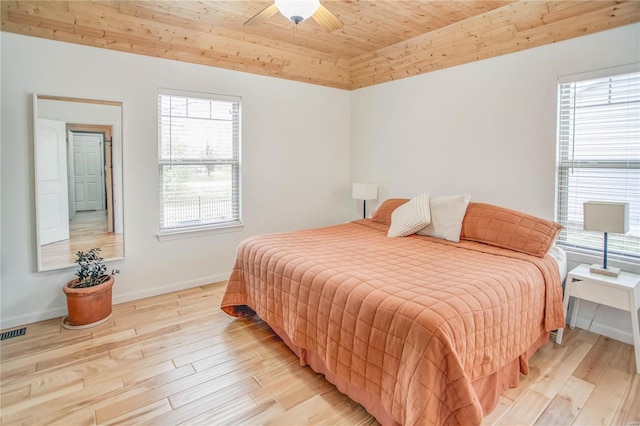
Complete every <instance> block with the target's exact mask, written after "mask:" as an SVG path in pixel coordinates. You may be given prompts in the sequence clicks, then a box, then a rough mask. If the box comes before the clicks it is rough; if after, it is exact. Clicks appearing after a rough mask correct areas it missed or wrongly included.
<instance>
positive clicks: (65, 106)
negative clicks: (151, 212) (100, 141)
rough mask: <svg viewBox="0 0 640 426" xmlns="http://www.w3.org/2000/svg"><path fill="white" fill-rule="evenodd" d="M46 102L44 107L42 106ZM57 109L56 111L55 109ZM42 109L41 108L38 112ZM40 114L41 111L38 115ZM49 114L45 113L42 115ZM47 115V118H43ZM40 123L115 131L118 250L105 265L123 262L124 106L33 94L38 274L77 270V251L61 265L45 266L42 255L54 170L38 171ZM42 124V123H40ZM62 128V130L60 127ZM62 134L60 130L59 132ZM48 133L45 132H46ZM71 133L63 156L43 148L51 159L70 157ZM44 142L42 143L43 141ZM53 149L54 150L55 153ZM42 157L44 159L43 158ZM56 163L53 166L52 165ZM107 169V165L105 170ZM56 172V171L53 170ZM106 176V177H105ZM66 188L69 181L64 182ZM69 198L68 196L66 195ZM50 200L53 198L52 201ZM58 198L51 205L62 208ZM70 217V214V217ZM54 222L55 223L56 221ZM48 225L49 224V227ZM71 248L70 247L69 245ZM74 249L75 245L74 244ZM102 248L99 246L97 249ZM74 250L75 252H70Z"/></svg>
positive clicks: (113, 154)
mask: <svg viewBox="0 0 640 426" xmlns="http://www.w3.org/2000/svg"><path fill="white" fill-rule="evenodd" d="M41 102H43V103H41ZM77 104H78V105H81V106H82V108H81V109H78V108H77V106H78V105H77ZM53 106H55V108H52V107H53ZM39 107H40V108H39ZM39 110H40V111H39ZM43 111H46V112H43ZM42 115H44V116H42ZM39 119H46V120H47V123H48V124H51V125H53V126H57V124H56V123H55V121H58V122H63V123H65V128H66V124H74V125H83V126H107V127H111V130H112V134H111V136H112V139H111V142H112V143H111V164H112V169H111V175H112V176H111V180H112V197H111V200H112V201H111V202H112V215H113V220H112V223H113V231H114V232H113V237H114V240H113V241H114V242H115V244H116V248H115V249H114V251H113V253H114V254H113V255H109V251H105V253H102V255H103V256H104V257H105V259H104V260H105V262H109V261H114V260H121V259H123V258H124V253H125V241H124V240H125V238H124V207H123V188H122V182H123V177H122V169H123V140H122V102H118V101H105V100H96V99H83V98H71V97H65V96H51V95H41V94H35V93H34V94H33V148H34V175H35V179H34V185H35V188H34V197H35V207H36V215H35V221H36V251H37V254H36V256H37V265H38V271H49V270H55V269H66V268H71V267H75V266H76V265H75V264H74V263H73V259H74V258H75V250H74V249H70V252H69V257H68V260H67V261H62V260H60V261H59V262H58V263H55V264H50V263H46V264H45V263H44V262H43V260H44V259H43V254H42V245H41V244H42V241H43V240H45V239H47V238H48V235H47V232H48V230H43V226H42V225H43V224H42V222H43V221H44V220H47V219H45V216H44V214H45V211H50V210H51V208H50V207H51V206H47V205H46V204H47V197H48V194H47V191H48V188H46V185H48V184H49V182H50V180H49V179H48V178H49V177H50V176H51V171H52V170H53V169H52V167H51V166H47V168H46V169H45V170H44V171H43V170H39V167H38V166H39V165H43V164H44V163H42V161H43V158H39V157H38V155H39V154H38V151H40V150H41V149H42V146H43V145H42V143H41V148H40V149H39V148H38V146H37V142H38V135H39V132H40V131H41V130H40V128H39V125H38V123H39ZM41 124H42V123H41ZM57 127H60V126H57ZM58 130H60V129H58ZM46 131H47V130H46V129H45V130H43V132H46ZM67 133H68V132H67V131H65V148H64V152H62V147H61V146H58V148H57V149H56V148H52V146H51V145H50V144H49V145H46V144H45V145H44V147H45V150H46V151H43V152H46V153H47V154H49V153H51V156H56V155H57V157H56V158H58V157H63V156H64V157H65V159H66V158H67V156H68V154H67V153H66V150H67V148H66V134H67ZM41 141H42V139H41ZM52 149H53V150H52ZM40 155H41V156H42V157H47V158H49V156H44V155H42V154H40ZM52 163H55V162H50V163H49V164H52ZM58 164H60V167H59V168H58V169H57V170H58V171H59V170H62V164H65V170H66V161H64V163H58ZM106 166H107V165H106V164H105V167H106ZM54 168H55V167H54ZM105 174H106V173H105ZM64 181H65V185H66V177H65V179H64ZM58 188H62V183H61V182H59V184H58ZM66 196H67V197H68V196H69V194H68V191H67V195H66ZM50 199H51V198H50ZM61 199H62V197H61V198H59V199H58V200H57V201H58V202H57V204H56V203H55V202H54V203H53V204H52V205H56V206H58V205H60V204H62V203H61V202H60V200H61ZM68 210H69V209H68V207H67V208H66V209H62V210H60V211H61V212H62V211H68ZM61 216H62V215H58V216H57V219H58V220H60V221H61V219H60V218H61ZM67 217H68V213H67ZM54 220H55V219H54ZM47 225H48V224H47ZM69 245H71V243H69ZM74 246H75V244H74ZM97 246H98V247H99V245H97ZM89 248H91V247H82V249H89ZM72 250H73V252H71V251H72Z"/></svg>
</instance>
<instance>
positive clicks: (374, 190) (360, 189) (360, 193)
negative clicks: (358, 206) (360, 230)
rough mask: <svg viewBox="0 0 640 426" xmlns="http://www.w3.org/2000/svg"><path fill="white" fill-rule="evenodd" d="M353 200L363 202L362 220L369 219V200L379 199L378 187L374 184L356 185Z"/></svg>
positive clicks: (354, 185)
mask: <svg viewBox="0 0 640 426" xmlns="http://www.w3.org/2000/svg"><path fill="white" fill-rule="evenodd" d="M351 194H352V195H351V196H352V198H353V199H355V200H362V203H363V204H362V218H363V219H364V218H366V217H367V200H376V199H377V198H378V185H376V184H373V183H354V184H353V190H352V193H351Z"/></svg>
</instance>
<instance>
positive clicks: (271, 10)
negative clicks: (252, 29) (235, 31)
mask: <svg viewBox="0 0 640 426" xmlns="http://www.w3.org/2000/svg"><path fill="white" fill-rule="evenodd" d="M276 13H278V7H277V6H276V5H275V3H274V4H272V5H271V6H267V7H265V8H264V9H262V10H261V11H260V12H258V13H257V14H255V15H254V16H253V17H251V18H250V19H249V20H248V21H247V22H245V23H244V25H247V26H254V25H260V24H262V23H263V22H264V21H266V20H267V19H269V18H271V17H272V16H273V15H275V14H276Z"/></svg>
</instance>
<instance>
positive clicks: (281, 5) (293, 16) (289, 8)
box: [275, 0, 320, 24]
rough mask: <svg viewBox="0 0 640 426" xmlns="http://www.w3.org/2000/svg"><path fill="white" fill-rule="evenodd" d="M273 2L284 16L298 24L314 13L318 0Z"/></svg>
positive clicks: (281, 0) (318, 4) (276, 0)
mask: <svg viewBox="0 0 640 426" xmlns="http://www.w3.org/2000/svg"><path fill="white" fill-rule="evenodd" d="M275 4H276V7H277V8H278V10H279V11H280V13H281V14H282V15H283V16H284V17H285V18H287V19H289V20H291V21H293V22H295V23H296V24H299V23H300V22H302V21H304V20H305V19H307V18H309V17H310V16H311V15H313V14H314V13H315V11H316V10H317V9H318V7H319V6H320V0H275Z"/></svg>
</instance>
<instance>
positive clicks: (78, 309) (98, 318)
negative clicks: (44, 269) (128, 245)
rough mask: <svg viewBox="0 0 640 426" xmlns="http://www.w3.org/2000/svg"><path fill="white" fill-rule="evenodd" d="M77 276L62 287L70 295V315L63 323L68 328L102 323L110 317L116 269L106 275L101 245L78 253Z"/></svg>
mask: <svg viewBox="0 0 640 426" xmlns="http://www.w3.org/2000/svg"><path fill="white" fill-rule="evenodd" d="M75 263H76V264H77V265H78V269H77V270H76V273H75V275H76V277H77V278H76V279H73V280H71V281H69V282H68V283H66V284H65V286H64V287H63V288H62V290H63V291H64V293H65V295H66V297H67V310H68V312H69V316H68V317H67V318H65V320H64V321H63V322H62V324H63V326H64V327H66V328H87V327H93V326H95V325H98V324H102V323H103V322H105V321H107V320H108V319H109V318H110V317H111V307H112V287H113V284H114V282H115V279H114V277H113V276H114V275H115V274H118V273H119V272H120V271H118V270H116V269H114V270H112V271H111V274H107V273H106V271H107V267H106V266H105V264H104V259H103V258H102V257H101V256H100V249H99V248H92V249H90V250H88V251H78V252H76V260H75Z"/></svg>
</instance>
